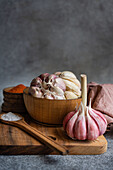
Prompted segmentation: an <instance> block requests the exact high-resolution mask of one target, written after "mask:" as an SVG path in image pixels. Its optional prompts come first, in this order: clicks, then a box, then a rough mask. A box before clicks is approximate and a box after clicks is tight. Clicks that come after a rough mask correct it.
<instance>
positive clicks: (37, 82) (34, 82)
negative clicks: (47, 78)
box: [30, 77, 42, 88]
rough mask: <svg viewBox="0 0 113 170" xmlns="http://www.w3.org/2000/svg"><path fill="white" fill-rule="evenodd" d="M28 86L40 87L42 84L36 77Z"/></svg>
mask: <svg viewBox="0 0 113 170" xmlns="http://www.w3.org/2000/svg"><path fill="white" fill-rule="evenodd" d="M30 86H36V87H40V88H41V86H42V80H41V78H40V77H36V78H34V79H33V80H32V81H31V84H30Z"/></svg>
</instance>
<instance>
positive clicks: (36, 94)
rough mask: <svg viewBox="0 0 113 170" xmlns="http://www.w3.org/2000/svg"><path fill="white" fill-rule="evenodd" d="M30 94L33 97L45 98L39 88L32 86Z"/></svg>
mask: <svg viewBox="0 0 113 170" xmlns="http://www.w3.org/2000/svg"><path fill="white" fill-rule="evenodd" d="M29 93H30V94H31V95H32V96H34V97H37V98H43V97H44V96H43V93H42V91H41V90H40V88H38V87H34V86H31V87H30V88H29Z"/></svg>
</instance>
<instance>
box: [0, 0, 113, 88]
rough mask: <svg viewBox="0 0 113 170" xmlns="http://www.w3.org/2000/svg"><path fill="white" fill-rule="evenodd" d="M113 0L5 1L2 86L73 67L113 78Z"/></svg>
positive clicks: (1, 6)
mask: <svg viewBox="0 0 113 170" xmlns="http://www.w3.org/2000/svg"><path fill="white" fill-rule="evenodd" d="M112 65H113V1H112V0H109V1H108V0H99V1H97V0H95V1H91V0H85V1H84V0H68V1H66V0H9V1H8V0H0V85H1V88H3V86H5V87H6V86H9V85H13V84H18V83H20V82H22V83H25V84H29V82H30V81H31V79H32V78H33V77H35V76H36V75H39V74H40V73H43V72H54V71H59V70H72V71H73V72H75V73H76V75H77V76H78V77H79V75H80V73H87V75H88V81H96V82H101V83H103V82H104V83H108V82H110V83H113V78H112V75H113V68H112Z"/></svg>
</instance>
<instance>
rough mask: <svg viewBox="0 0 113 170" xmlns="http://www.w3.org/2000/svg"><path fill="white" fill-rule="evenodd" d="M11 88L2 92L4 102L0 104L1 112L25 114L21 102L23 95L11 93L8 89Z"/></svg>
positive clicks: (22, 102)
mask: <svg viewBox="0 0 113 170" xmlns="http://www.w3.org/2000/svg"><path fill="white" fill-rule="evenodd" d="M12 88H13V87H8V88H5V89H4V90H3V96H4V102H3V104H2V111H3V112H17V113H21V112H23V113H26V112H27V110H26V107H25V104H24V100H23V93H11V92H9V90H10V89H12Z"/></svg>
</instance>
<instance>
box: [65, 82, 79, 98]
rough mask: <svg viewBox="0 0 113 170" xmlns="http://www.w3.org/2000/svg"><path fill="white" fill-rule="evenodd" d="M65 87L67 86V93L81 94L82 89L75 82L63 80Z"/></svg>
mask: <svg viewBox="0 0 113 170" xmlns="http://www.w3.org/2000/svg"><path fill="white" fill-rule="evenodd" d="M63 81H64V83H65V85H66V90H67V91H73V92H76V94H78V95H79V94H80V88H79V87H78V86H76V85H75V84H74V83H73V82H71V81H69V80H63Z"/></svg>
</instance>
